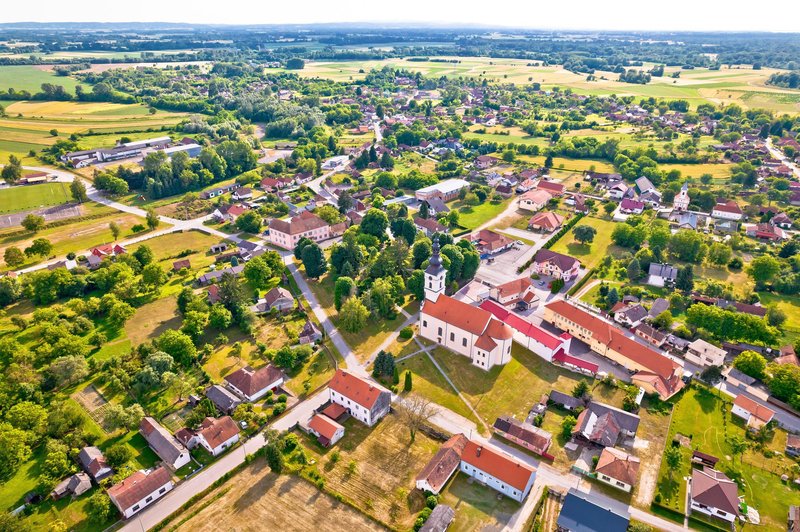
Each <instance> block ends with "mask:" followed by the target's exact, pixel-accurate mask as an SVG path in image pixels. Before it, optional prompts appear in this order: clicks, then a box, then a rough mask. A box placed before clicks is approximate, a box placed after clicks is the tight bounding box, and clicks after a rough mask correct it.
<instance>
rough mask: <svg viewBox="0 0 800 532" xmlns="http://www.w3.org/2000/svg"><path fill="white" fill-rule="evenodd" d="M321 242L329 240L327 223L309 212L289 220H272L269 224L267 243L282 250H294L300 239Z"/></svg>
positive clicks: (329, 229) (329, 234)
mask: <svg viewBox="0 0 800 532" xmlns="http://www.w3.org/2000/svg"><path fill="white" fill-rule="evenodd" d="M303 237H305V238H308V239H309V240H313V241H314V242H322V241H323V240H328V239H329V238H331V228H330V226H329V225H328V222H326V221H325V220H323V219H322V218H320V217H319V216H317V215H316V214H313V213H311V212H309V211H303V212H301V213H300V214H298V215H297V216H295V217H294V218H292V219H291V220H288V221H287V220H280V219H278V218H273V219H272V220H270V222H269V242H270V243H271V244H273V245H275V246H278V247H280V248H283V249H294V248H295V246H297V243H298V242H299V241H300V239H301V238H303Z"/></svg>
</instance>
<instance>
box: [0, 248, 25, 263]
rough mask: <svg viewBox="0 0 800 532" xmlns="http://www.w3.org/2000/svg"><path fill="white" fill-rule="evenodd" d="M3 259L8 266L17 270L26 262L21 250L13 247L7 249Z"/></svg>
mask: <svg viewBox="0 0 800 532" xmlns="http://www.w3.org/2000/svg"><path fill="white" fill-rule="evenodd" d="M3 259H4V260H5V261H6V264H8V265H9V266H11V267H12V268H16V267H17V266H19V265H20V264H22V263H23V262H25V255H24V254H23V253H22V251H21V250H20V249H19V248H17V247H14V246H11V247H8V248H6V251H5V253H3Z"/></svg>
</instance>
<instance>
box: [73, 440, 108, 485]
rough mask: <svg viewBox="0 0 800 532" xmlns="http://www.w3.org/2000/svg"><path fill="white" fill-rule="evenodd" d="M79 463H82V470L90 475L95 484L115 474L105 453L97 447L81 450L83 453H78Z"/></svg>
mask: <svg viewBox="0 0 800 532" xmlns="http://www.w3.org/2000/svg"><path fill="white" fill-rule="evenodd" d="M78 463H80V465H81V469H83V470H84V471H86V472H87V473H89V475H90V476H91V477H92V479H93V480H94V481H95V482H100V481H101V480H103V479H104V478H106V477H108V476H109V475H111V473H113V471H112V470H111V467H110V466H109V465H108V462H106V457H105V456H103V452H102V451H101V450H100V449H98V448H97V447H93V446H92V447H84V448H83V449H81V452H79V453H78Z"/></svg>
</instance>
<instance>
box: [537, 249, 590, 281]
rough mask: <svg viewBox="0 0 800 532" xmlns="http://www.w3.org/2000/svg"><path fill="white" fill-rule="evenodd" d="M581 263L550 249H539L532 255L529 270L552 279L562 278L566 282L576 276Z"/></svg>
mask: <svg viewBox="0 0 800 532" xmlns="http://www.w3.org/2000/svg"><path fill="white" fill-rule="evenodd" d="M580 269H581V263H580V261H579V260H578V259H576V258H574V257H570V256H569V255H563V254H561V253H556V252H555V251H550V250H549V249H540V250H539V251H537V252H536V255H534V257H533V263H532V265H531V271H532V272H533V273H535V274H538V275H547V276H548V277H552V278H554V279H563V280H564V282H565V283H568V282H570V281H572V280H573V279H575V278H576V277H577V276H578V273H579V272H580Z"/></svg>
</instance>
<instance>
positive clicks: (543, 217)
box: [528, 212, 564, 233]
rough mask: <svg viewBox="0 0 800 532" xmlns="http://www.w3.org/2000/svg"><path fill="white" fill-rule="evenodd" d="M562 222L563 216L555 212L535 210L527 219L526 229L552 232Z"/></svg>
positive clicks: (559, 226) (558, 227)
mask: <svg viewBox="0 0 800 532" xmlns="http://www.w3.org/2000/svg"><path fill="white" fill-rule="evenodd" d="M563 224H564V217H563V216H561V215H560V214H557V213H555V212H537V213H536V214H534V215H533V216H531V219H530V220H528V229H530V230H531V231H538V232H541V233H552V232H553V231H557V230H558V229H560V228H561V226H562V225H563Z"/></svg>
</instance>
